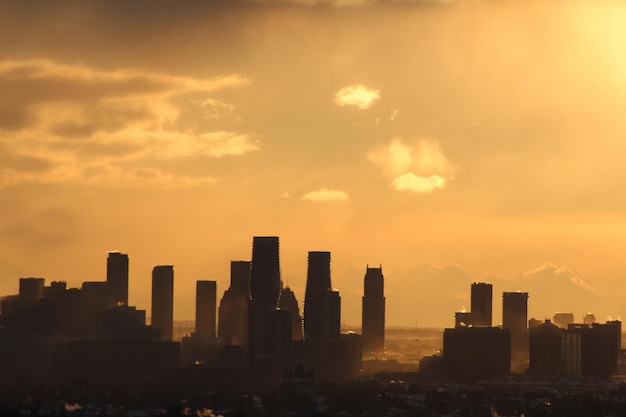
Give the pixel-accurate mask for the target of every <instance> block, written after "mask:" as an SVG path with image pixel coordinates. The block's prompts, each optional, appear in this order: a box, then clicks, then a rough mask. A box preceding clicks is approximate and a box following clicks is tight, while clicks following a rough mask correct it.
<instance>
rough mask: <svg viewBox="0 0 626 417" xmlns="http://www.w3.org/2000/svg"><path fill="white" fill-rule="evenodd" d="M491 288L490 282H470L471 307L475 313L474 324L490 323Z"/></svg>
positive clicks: (484, 324)
mask: <svg viewBox="0 0 626 417" xmlns="http://www.w3.org/2000/svg"><path fill="white" fill-rule="evenodd" d="M492 294H493V289H492V286H491V284H486V283H484V282H474V283H473V284H472V295H471V297H472V301H471V302H472V307H471V312H472V313H474V314H475V321H474V323H473V325H474V326H491V325H492V310H493V309H492V299H493V296H492Z"/></svg>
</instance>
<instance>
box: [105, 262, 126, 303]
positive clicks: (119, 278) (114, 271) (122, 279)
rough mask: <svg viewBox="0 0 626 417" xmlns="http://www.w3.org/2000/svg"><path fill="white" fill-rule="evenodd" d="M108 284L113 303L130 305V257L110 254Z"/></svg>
mask: <svg viewBox="0 0 626 417" xmlns="http://www.w3.org/2000/svg"><path fill="white" fill-rule="evenodd" d="M107 283H108V284H109V289H110V291H111V302H112V303H113V304H117V305H128V255H127V254H125V253H121V252H109V256H108V257H107Z"/></svg>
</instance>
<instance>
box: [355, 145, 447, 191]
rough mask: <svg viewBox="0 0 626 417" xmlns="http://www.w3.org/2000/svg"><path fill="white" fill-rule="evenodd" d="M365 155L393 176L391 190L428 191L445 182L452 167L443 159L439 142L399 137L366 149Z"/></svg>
mask: <svg viewBox="0 0 626 417" xmlns="http://www.w3.org/2000/svg"><path fill="white" fill-rule="evenodd" d="M367 158H368V159H369V160H370V161H371V162H373V163H374V164H376V165H378V166H380V167H381V168H382V169H383V170H384V171H385V172H386V173H387V175H389V176H391V177H393V178H394V180H393V182H392V183H391V185H392V187H393V189H394V190H397V191H413V192H418V193H428V192H431V191H433V190H436V189H438V188H443V187H445V185H446V181H447V179H448V178H451V177H452V174H453V173H454V171H455V167H454V166H452V164H451V163H450V162H449V161H448V160H447V158H446V157H445V155H444V154H443V151H442V150H441V145H440V144H439V142H437V141H436V140H433V139H422V140H418V141H412V142H406V141H404V140H402V139H400V138H394V139H392V140H391V141H390V142H389V143H388V144H384V145H380V146H378V147H376V148H373V149H370V150H369V152H368V153H367Z"/></svg>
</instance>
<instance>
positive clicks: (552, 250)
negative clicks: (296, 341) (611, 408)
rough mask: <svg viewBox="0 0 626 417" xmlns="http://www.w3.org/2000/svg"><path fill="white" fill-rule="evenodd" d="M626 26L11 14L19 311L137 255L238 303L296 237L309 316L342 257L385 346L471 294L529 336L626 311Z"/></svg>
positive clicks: (7, 20) (6, 51)
mask: <svg viewBox="0 0 626 417" xmlns="http://www.w3.org/2000/svg"><path fill="white" fill-rule="evenodd" d="M625 19H626V4H624V3H623V2H619V1H614V0H594V1H592V0H568V1H560V0H556V1H550V2H546V1H538V0H528V1H514V0H498V1H493V0H451V1H437V0H319V1H315V0H310V1H307V0H302V1H297V0H273V1H272V0H239V1H237V0H231V1H227V0H215V1H201V0H182V1H174V0H136V1H116V0H113V1H101V0H95V1H90V2H83V1H78V0H61V1H59V2H54V3H53V2H45V1H32V2H16V1H9V0H0V294H15V293H17V289H18V278H19V277H44V278H46V282H47V283H49V282H51V281H58V280H62V281H67V283H68V286H70V287H80V285H81V283H82V282H84V281H100V280H104V279H105V277H106V256H107V252H109V251H112V250H119V251H122V252H124V253H128V255H129V258H130V289H129V302H130V304H131V305H136V306H137V307H138V308H141V309H145V310H147V311H148V316H149V315H150V313H149V312H150V286H151V284H150V282H151V271H152V268H153V266H155V265H159V264H168V265H170V264H171V265H174V271H175V300H174V305H175V307H174V308H175V312H174V314H175V319H176V320H191V319H193V317H194V311H195V282H196V281H197V280H207V279H209V280H216V281H217V285H218V296H219V297H221V294H222V293H223V291H224V290H225V289H226V288H227V287H228V285H229V271H230V261H231V260H249V259H250V257H251V251H252V238H253V236H279V237H280V245H281V270H282V278H283V281H284V283H285V285H288V286H290V287H291V288H292V289H293V290H294V292H295V294H296V297H297V298H298V301H299V303H300V306H301V307H302V304H303V301H304V300H303V297H304V287H305V283H306V270H307V254H308V252H309V251H330V252H331V253H332V283H333V286H334V287H336V288H337V289H338V290H339V291H340V294H341V297H342V322H343V323H345V324H352V325H360V320H361V296H362V294H363V276H364V274H365V270H366V267H367V265H370V266H376V267H377V266H379V265H381V266H382V268H383V274H384V276H385V294H386V299H387V301H386V302H387V317H386V322H387V325H389V326H418V327H430V326H437V327H444V326H452V325H453V323H454V312H455V311H458V310H462V309H463V308H469V304H470V303H469V292H470V284H471V283H472V282H475V281H476V282H491V283H493V284H494V320H495V321H498V320H499V319H500V316H501V302H500V300H501V293H502V292H503V291H528V292H529V294H530V295H529V316H531V317H535V318H538V319H544V318H550V317H551V316H552V314H553V313H554V312H556V311H567V312H573V313H575V315H576V317H577V319H579V320H582V315H583V314H584V313H587V312H593V313H594V314H595V315H596V317H597V318H598V320H599V321H604V320H606V319H608V318H612V319H616V318H621V316H622V312H626V311H624V310H625V307H624V306H625V305H626V280H624V278H625V276H626V259H625V258H624V257H623V256H622V253H623V251H624V248H625V247H626V193H624V192H623V190H624V189H625V185H626V164H625V163H624V156H625V155H626V140H625V138H626V118H625V117H624V116H623V111H624V109H625V108H626V55H624V53H623V51H624V50H626V33H625V32H624V31H623V22H624V21H625Z"/></svg>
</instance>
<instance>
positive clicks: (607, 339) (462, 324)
mask: <svg viewBox="0 0 626 417" xmlns="http://www.w3.org/2000/svg"><path fill="white" fill-rule="evenodd" d="M492 292H493V289H492V286H491V284H487V283H473V284H472V286H471V311H469V312H457V313H456V315H455V327H454V328H449V329H445V330H444V337H443V357H442V358H439V359H435V358H428V359H427V360H426V361H424V367H425V368H428V367H429V366H430V367H431V368H432V367H433V366H435V367H437V366H439V365H442V366H443V368H444V369H443V371H444V372H445V373H446V374H447V375H449V376H451V377H453V378H456V379H462V380H463V379H465V380H475V379H493V378H502V377H506V376H508V375H510V374H511V372H512V371H513V372H516V373H519V374H522V373H525V374H528V375H534V376H545V377H548V376H565V375H573V376H591V377H608V376H611V375H614V374H615V373H617V366H618V357H619V354H620V352H621V331H622V329H621V322H620V321H609V322H607V323H605V324H600V323H596V322H595V317H594V316H593V315H592V314H587V315H586V316H585V317H584V319H583V323H574V315H573V314H571V313H556V314H555V316H554V320H553V321H551V320H549V319H546V320H545V321H540V320H535V319H532V318H531V319H530V320H529V319H528V293H526V292H504V293H503V294H502V325H501V326H497V327H495V326H493V324H492V311H493V309H492V300H493V294H492ZM438 361H439V362H438ZM441 362H442V364H441Z"/></svg>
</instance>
